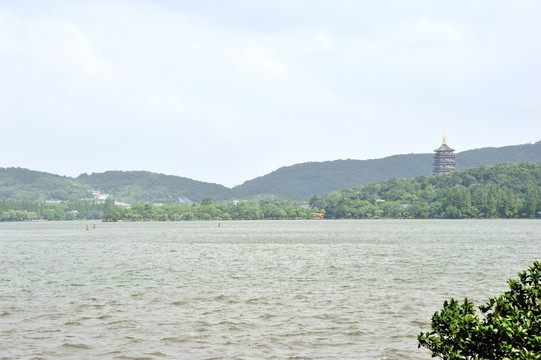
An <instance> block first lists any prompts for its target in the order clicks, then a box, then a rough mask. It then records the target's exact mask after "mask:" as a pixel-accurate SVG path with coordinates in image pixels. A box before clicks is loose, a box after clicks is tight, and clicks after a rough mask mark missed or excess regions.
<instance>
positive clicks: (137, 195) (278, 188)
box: [0, 141, 541, 203]
mask: <svg viewBox="0 0 541 360" xmlns="http://www.w3.org/2000/svg"><path fill="white" fill-rule="evenodd" d="M500 162H512V163H514V162H537V163H541V141H538V142H536V143H534V144H524V145H512V146H505V147H500V148H492V147H491V148H481V149H473V150H468V151H464V152H460V153H457V170H465V169H467V168H471V167H476V166H480V165H485V166H486V165H493V164H496V163H500ZM432 163H433V154H403V155H393V156H389V157H385V158H382V159H372V160H351V159H348V160H334V161H324V162H307V163H301V164H296V165H292V166H286V167H282V168H279V169H277V170H275V171H273V172H271V173H269V174H267V175H263V176H260V177H257V178H255V179H252V180H248V181H246V182H244V183H243V184H242V185H239V186H236V187H234V188H232V189H230V188H227V187H225V186H223V185H218V184H211V183H206V182H202V181H197V180H192V179H188V178H184V177H179V176H174V175H164V174H157V173H152V172H148V171H107V172H104V173H93V174H90V175H88V174H81V175H79V176H78V177H77V178H71V177H66V176H60V175H54V174H50V173H46V172H39V171H33V170H28V169H21V168H0V199H13V200H30V201H34V200H50V199H57V200H66V201H76V200H80V199H81V198H85V197H86V198H88V197H91V196H92V195H91V194H90V193H89V192H88V190H89V189H99V190H101V191H102V192H103V193H107V194H110V195H111V196H113V197H114V198H115V199H116V200H121V201H125V202H128V203H144V202H151V203H175V202H179V201H186V200H187V199H189V200H191V201H194V202H201V200H203V199H205V198H210V199H211V200H212V201H226V200H233V199H247V200H258V199H265V198H276V199H284V200H295V201H305V200H309V199H310V198H311V197H312V196H313V195H325V194H327V193H329V192H331V191H334V190H340V189H344V188H347V187H351V186H355V185H363V184H369V183H373V182H378V181H381V180H387V179H390V178H393V177H396V178H414V177H417V176H420V175H430V174H431V173H432Z"/></svg>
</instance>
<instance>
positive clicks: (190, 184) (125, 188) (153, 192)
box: [76, 171, 232, 204]
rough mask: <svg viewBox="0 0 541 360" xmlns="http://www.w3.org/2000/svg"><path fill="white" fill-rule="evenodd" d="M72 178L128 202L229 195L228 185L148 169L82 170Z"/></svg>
mask: <svg viewBox="0 0 541 360" xmlns="http://www.w3.org/2000/svg"><path fill="white" fill-rule="evenodd" d="M76 180H77V181H79V182H80V183H83V184H86V186H88V187H90V188H94V189H99V190H100V191H102V192H104V193H107V194H110V195H112V196H113V197H114V198H115V199H118V200H122V201H124V202H127V203H129V204H136V203H165V204H174V203H176V202H183V201H188V202H200V201H201V200H203V199H205V198H211V199H213V200H215V201H221V200H227V199H230V198H232V195H231V189H229V188H227V187H225V186H222V185H217V184H210V183H205V182H202V181H196V180H191V179H187V178H183V177H179V176H173V175H164V174H156V173H152V172H148V171H107V172H104V173H94V174H91V175H87V174H82V175H79V176H78V177H77V178H76Z"/></svg>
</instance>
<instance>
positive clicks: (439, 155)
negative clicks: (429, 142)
mask: <svg viewBox="0 0 541 360" xmlns="http://www.w3.org/2000/svg"><path fill="white" fill-rule="evenodd" d="M453 151H455V149H451V148H450V147H449V146H447V142H446V141H445V135H443V144H441V146H440V147H439V148H437V149H436V150H434V152H435V153H436V155H434V174H435V175H444V174H448V173H450V172H451V171H453V170H455V168H456V162H455V154H453Z"/></svg>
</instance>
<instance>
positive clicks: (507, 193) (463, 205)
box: [310, 162, 541, 219]
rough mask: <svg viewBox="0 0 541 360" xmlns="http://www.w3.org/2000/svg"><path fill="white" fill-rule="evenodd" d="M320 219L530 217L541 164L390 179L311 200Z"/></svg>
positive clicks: (538, 202)
mask: <svg viewBox="0 0 541 360" xmlns="http://www.w3.org/2000/svg"><path fill="white" fill-rule="evenodd" d="M310 204H311V205H312V206H313V207H317V208H320V209H324V211H325V217H327V218H337V219H347V218H350V219H363V218H377V217H390V218H399V217H405V218H534V217H539V216H540V215H541V164H538V163H525V162H524V163H514V164H513V163H499V164H495V165H492V166H479V167H475V168H470V169H467V170H463V171H454V172H452V173H450V174H447V175H443V176H436V175H431V176H418V177H416V178H414V179H398V178H392V179H389V180H385V181H380V182H378V183H373V184H367V185H359V186H353V187H350V188H347V189H343V190H340V191H333V192H330V193H329V194H327V195H326V196H325V197H318V196H313V197H312V199H311V200H310Z"/></svg>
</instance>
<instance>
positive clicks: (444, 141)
mask: <svg viewBox="0 0 541 360" xmlns="http://www.w3.org/2000/svg"><path fill="white" fill-rule="evenodd" d="M443 145H447V141H446V140H445V133H443Z"/></svg>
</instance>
